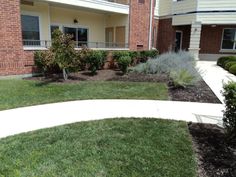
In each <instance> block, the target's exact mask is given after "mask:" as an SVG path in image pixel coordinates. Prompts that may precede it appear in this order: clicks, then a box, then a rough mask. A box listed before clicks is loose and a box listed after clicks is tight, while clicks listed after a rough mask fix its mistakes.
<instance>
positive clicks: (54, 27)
mask: <svg viewBox="0 0 236 177" xmlns="http://www.w3.org/2000/svg"><path fill="white" fill-rule="evenodd" d="M56 29H59V26H55V25H52V26H51V36H52V33H53V32H54V31H55V30H56Z"/></svg>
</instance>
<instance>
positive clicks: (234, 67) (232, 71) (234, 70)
mask: <svg viewBox="0 0 236 177" xmlns="http://www.w3.org/2000/svg"><path fill="white" fill-rule="evenodd" d="M229 72H230V73H232V74H234V75H236V64H235V65H232V66H231V67H230V68H229Z"/></svg>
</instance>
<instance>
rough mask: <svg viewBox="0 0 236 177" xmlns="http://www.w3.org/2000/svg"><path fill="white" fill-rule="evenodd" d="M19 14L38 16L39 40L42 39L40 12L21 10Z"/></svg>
mask: <svg viewBox="0 0 236 177" xmlns="http://www.w3.org/2000/svg"><path fill="white" fill-rule="evenodd" d="M21 15H27V16H32V17H38V18H39V40H42V36H43V33H42V19H41V14H40V13H37V12H31V11H21ZM22 39H23V38H22ZM23 40H24V39H23Z"/></svg>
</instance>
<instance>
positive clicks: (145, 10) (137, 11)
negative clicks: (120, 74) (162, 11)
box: [129, 0, 154, 50]
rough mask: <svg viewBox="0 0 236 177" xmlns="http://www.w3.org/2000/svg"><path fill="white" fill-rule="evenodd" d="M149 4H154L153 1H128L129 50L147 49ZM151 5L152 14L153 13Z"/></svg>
mask: <svg viewBox="0 0 236 177" xmlns="http://www.w3.org/2000/svg"><path fill="white" fill-rule="evenodd" d="M142 2H143V3H142ZM151 2H153V4H154V0H130V14H129V22H130V28H129V45H130V50H148V49H149V37H150V13H151ZM153 4H152V8H153V10H152V12H153V13H154V5H153ZM153 17H154V16H153V15H152V19H151V20H152V21H154V18H153ZM150 40H151V39H150Z"/></svg>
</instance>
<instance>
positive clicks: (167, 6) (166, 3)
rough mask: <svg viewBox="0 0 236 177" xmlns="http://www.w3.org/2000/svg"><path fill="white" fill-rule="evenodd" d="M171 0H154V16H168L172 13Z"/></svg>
mask: <svg viewBox="0 0 236 177" xmlns="http://www.w3.org/2000/svg"><path fill="white" fill-rule="evenodd" d="M172 2H173V0H156V9H155V16H168V15H171V14H172Z"/></svg>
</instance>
